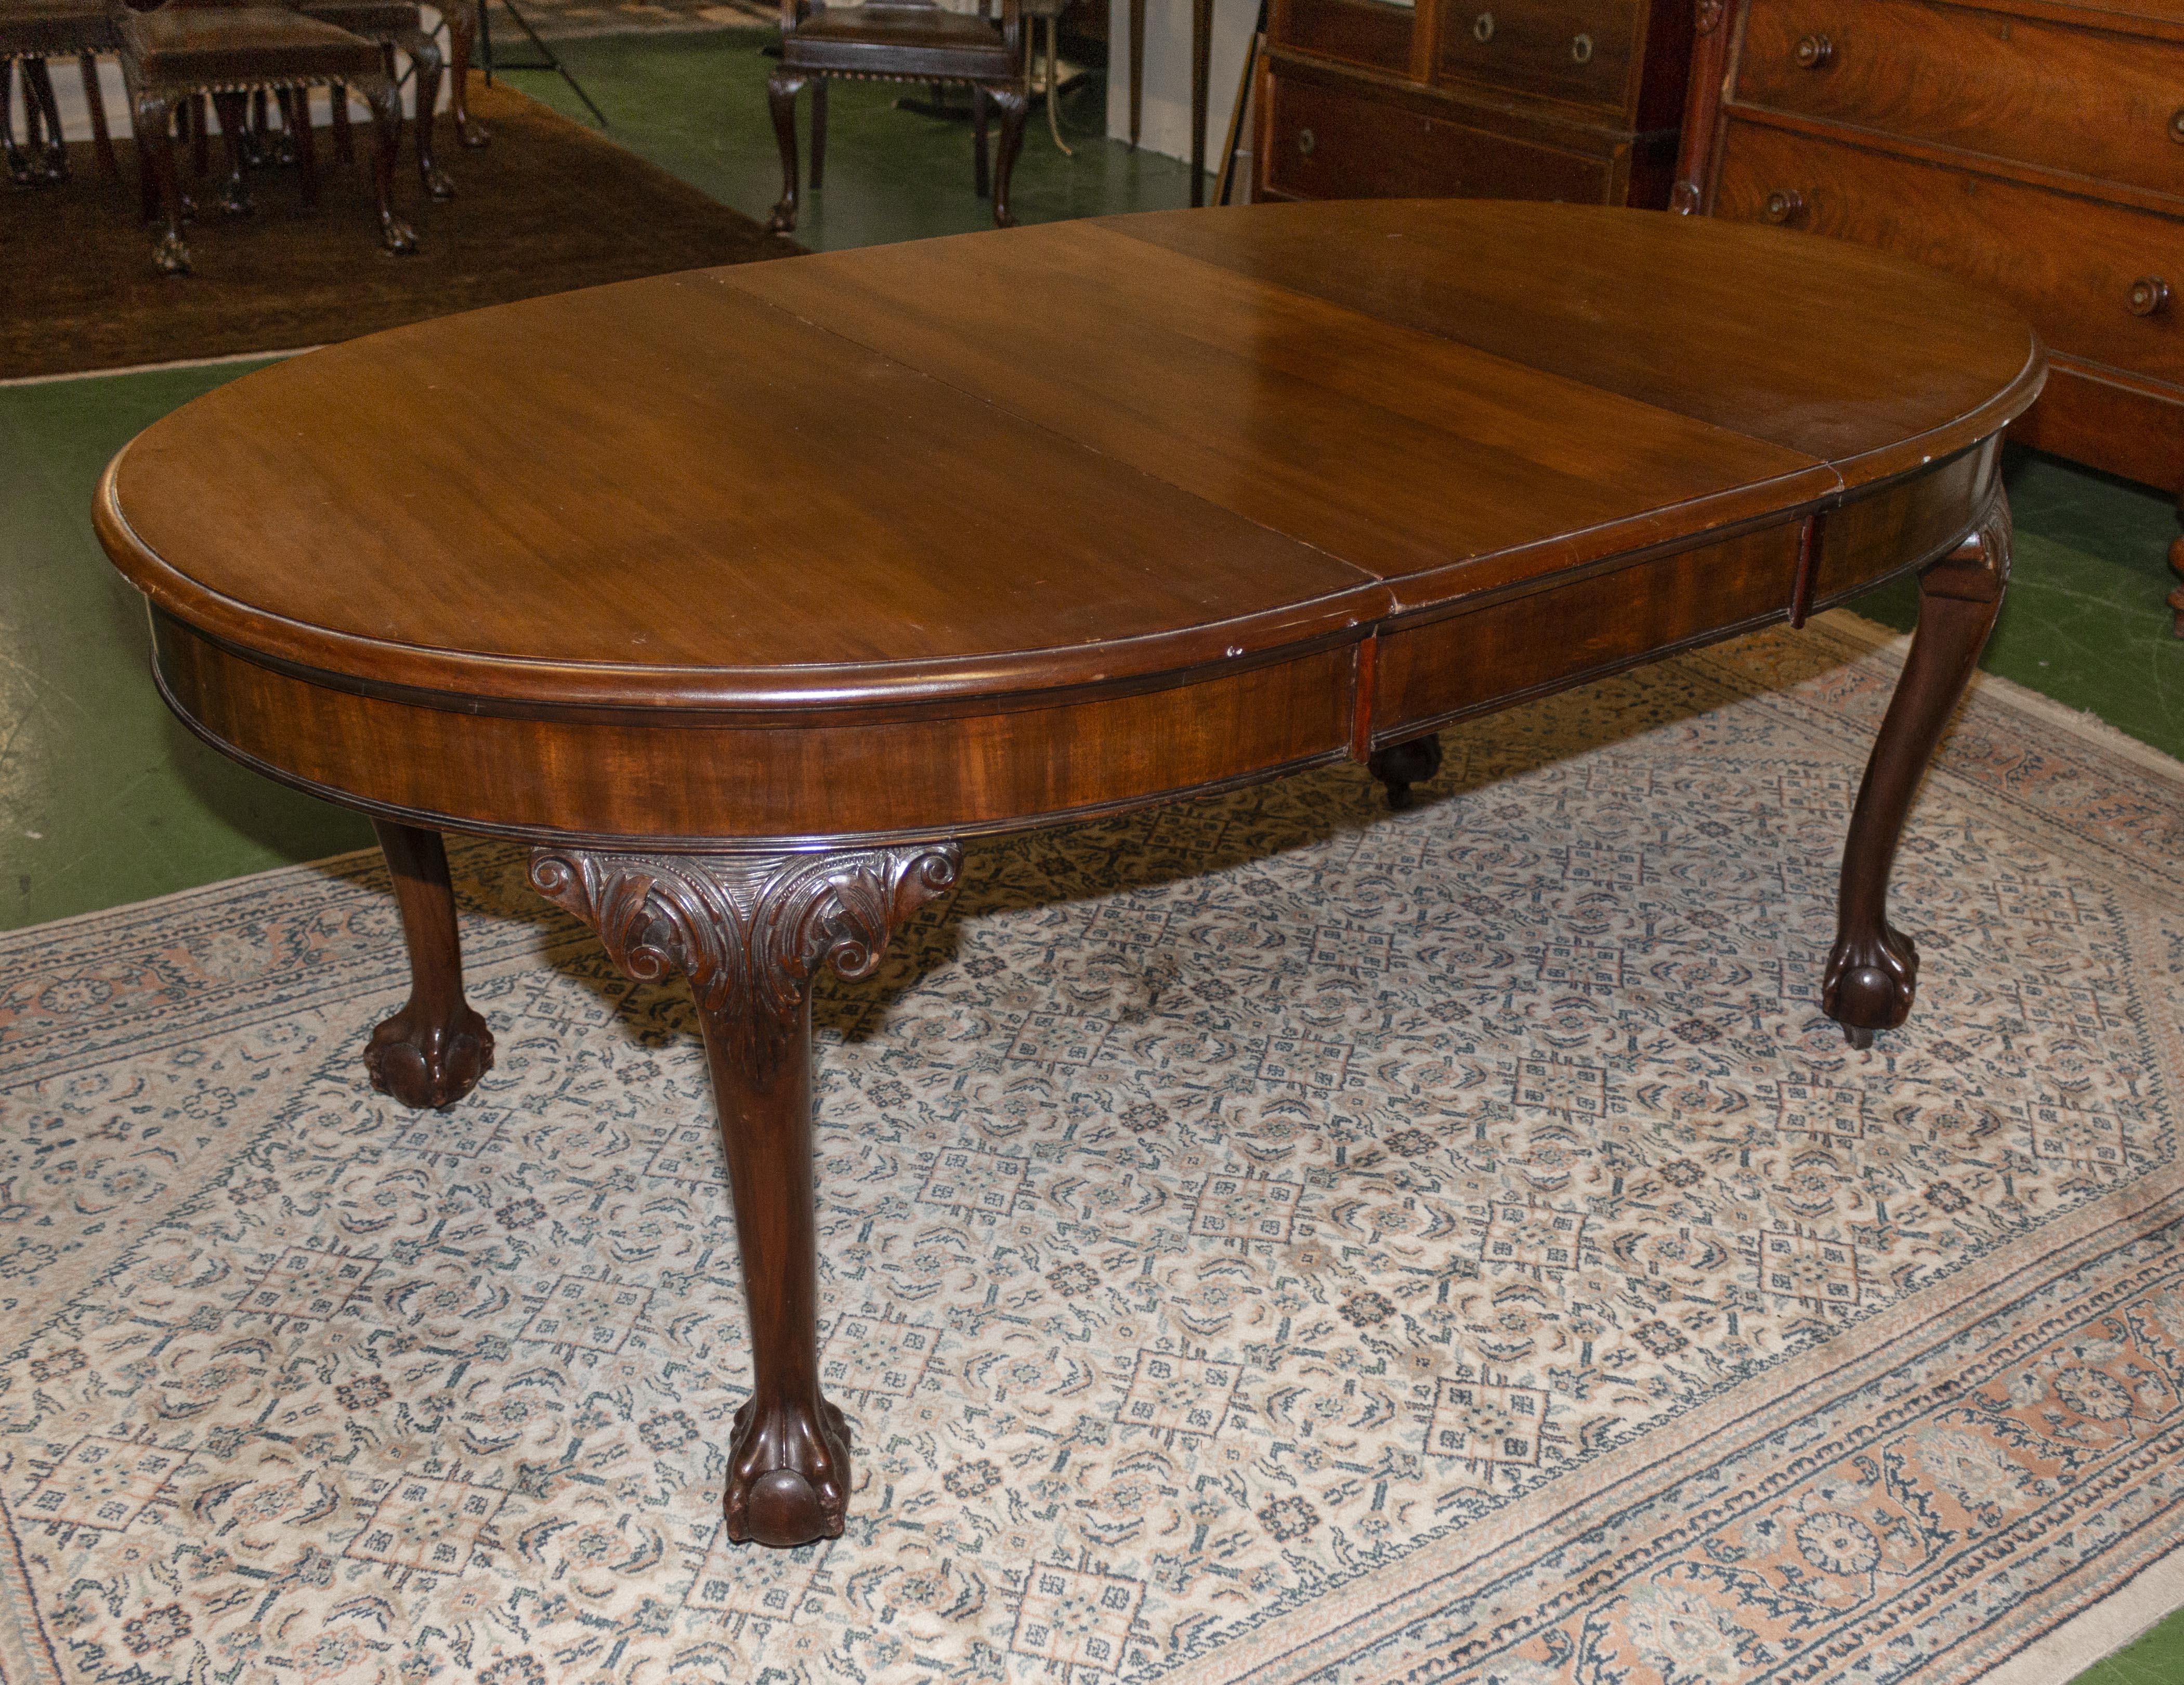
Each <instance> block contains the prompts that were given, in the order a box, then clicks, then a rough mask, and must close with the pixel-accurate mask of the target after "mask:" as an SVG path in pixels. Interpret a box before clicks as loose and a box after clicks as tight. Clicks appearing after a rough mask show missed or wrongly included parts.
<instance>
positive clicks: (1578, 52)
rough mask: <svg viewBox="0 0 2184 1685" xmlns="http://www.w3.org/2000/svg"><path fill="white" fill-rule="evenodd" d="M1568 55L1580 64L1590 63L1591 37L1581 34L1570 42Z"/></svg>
mask: <svg viewBox="0 0 2184 1685" xmlns="http://www.w3.org/2000/svg"><path fill="white" fill-rule="evenodd" d="M1570 57H1571V58H1572V59H1575V60H1576V61H1577V62H1578V63H1579V64H1591V63H1592V37H1591V36H1589V35H1581V36H1578V38H1577V39H1576V40H1575V41H1573V42H1570Z"/></svg>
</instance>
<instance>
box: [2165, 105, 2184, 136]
mask: <svg viewBox="0 0 2184 1685" xmlns="http://www.w3.org/2000/svg"><path fill="white" fill-rule="evenodd" d="M2169 138H2170V140H2172V141H2175V142H2176V143H2177V144H2178V145H2179V146H2184V105H2180V106H2178V107H2177V108H2176V109H2175V110H2174V111H2172V112H2170V114H2169Z"/></svg>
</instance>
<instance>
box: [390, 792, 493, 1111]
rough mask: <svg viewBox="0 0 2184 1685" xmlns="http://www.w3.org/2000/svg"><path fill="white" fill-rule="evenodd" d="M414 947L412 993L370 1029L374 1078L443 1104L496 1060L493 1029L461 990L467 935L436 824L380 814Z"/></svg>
mask: <svg viewBox="0 0 2184 1685" xmlns="http://www.w3.org/2000/svg"><path fill="white" fill-rule="evenodd" d="M372 829H373V830H375V831H376V832H377V833H378V834H379V846H380V849H381V851H382V852H383V853H384V854H385V855H386V856H387V872H388V873H389V875H390V876H391V877H392V878H393V883H394V900H395V905H396V906H397V907H398V908H399V909H400V910H401V914H402V939H403V941H404V944H405V945H406V946H408V948H409V1000H408V1001H407V1002H404V1005H403V1007H402V1010H401V1011H400V1012H398V1013H395V1014H394V1016H393V1018H388V1019H387V1021H386V1022H385V1023H383V1024H381V1025H379V1027H378V1028H377V1029H374V1030H373V1031H372V1032H371V1041H370V1045H369V1046H366V1047H365V1052H364V1066H365V1071H366V1072H367V1073H368V1074H370V1078H371V1085H372V1086H373V1087H374V1088H376V1089H377V1090H378V1091H380V1092H381V1093H382V1094H384V1095H387V1096H391V1097H392V1098H393V1099H394V1100H396V1101H398V1102H400V1103H401V1104H403V1105H404V1106H407V1107H409V1108H410V1109H411V1110H412V1111H420V1112H421V1111H424V1110H426V1109H428V1108H430V1109H433V1110H444V1109H445V1108H448V1107H449V1106H452V1105H454V1103H455V1102H457V1101H458V1100H460V1099H461V1098H462V1097H463V1096H465V1095H466V1094H468V1093H469V1092H470V1091H471V1090H472V1089H474V1088H476V1086H477V1085H478V1080H479V1079H480V1078H481V1077H482V1076H484V1074H486V1073H487V1071H489V1070H491V1069H492V1068H493V1031H492V1029H489V1028H488V1027H487V1024H486V1021H485V1019H484V1018H482V1017H481V1016H480V1015H479V1014H478V1013H476V1011H475V1010H474V1009H473V1008H472V1007H471V1003H470V1002H468V1001H466V1000H465V999H464V998H463V953H462V942H461V939H460V935H458V933H457V930H456V925H455V891H454V884H453V883H452V882H451V881H450V880H449V879H448V851H447V845H446V844H445V843H443V841H442V840H441V838H440V834H439V833H438V832H437V831H426V830H420V829H417V828H415V826H411V825H402V824H397V823H394V822H393V821H392V820H386V819H375V820H373V821H372Z"/></svg>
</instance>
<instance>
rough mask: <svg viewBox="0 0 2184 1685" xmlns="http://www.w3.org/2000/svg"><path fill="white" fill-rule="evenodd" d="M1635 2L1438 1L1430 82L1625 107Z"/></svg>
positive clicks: (1634, 35) (1633, 44)
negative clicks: (1462, 83)
mask: <svg viewBox="0 0 2184 1685" xmlns="http://www.w3.org/2000/svg"><path fill="white" fill-rule="evenodd" d="M1637 42H1638V8H1637V4H1636V0H1568V3H1552V0H1442V6H1441V17H1440V49H1439V59H1438V62H1437V64H1435V79H1436V80H1438V81H1451V80H1454V81H1468V82H1475V83H1479V84H1480V85H1482V86H1486V87H1492V88H1502V89H1508V90H1513V91H1515V92H1520V93H1538V94H1546V95H1547V96H1548V97H1549V98H1554V99H1567V100H1572V101H1574V102H1575V103H1579V104H1580V105H1593V106H1598V107H1601V108H1602V109H1606V110H1612V111H1622V110H1624V109H1626V108H1627V106H1628V105H1629V103H1630V93H1631V86H1630V84H1631V78H1630V61H1631V59H1632V57H1633V55H1634V54H1635V52H1636V50H1637Z"/></svg>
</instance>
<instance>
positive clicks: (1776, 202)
mask: <svg viewBox="0 0 2184 1685" xmlns="http://www.w3.org/2000/svg"><path fill="white" fill-rule="evenodd" d="M1804 210H1805V196H1804V195H1803V194H1802V193H1801V192H1798V191H1797V189H1796V188H1795V187H1777V188H1776V189H1775V191H1774V192H1771V193H1769V194H1768V196H1767V203H1766V204H1765V205H1764V206H1763V208H1762V209H1761V210H1760V213H1759V214H1760V215H1762V216H1763V217H1765V218H1766V219H1767V220H1769V222H1788V221H1790V220H1791V219H1793V218H1795V217H1798V216H1802V215H1804Z"/></svg>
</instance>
